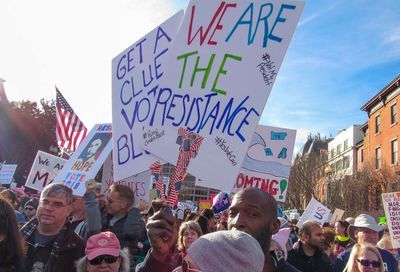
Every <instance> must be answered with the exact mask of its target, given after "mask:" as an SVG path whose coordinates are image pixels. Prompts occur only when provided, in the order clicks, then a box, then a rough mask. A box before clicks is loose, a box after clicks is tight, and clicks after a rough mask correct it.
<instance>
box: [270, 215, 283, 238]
mask: <svg viewBox="0 0 400 272" xmlns="http://www.w3.org/2000/svg"><path fill="white" fill-rule="evenodd" d="M280 226H281V222H280V221H279V220H278V219H272V220H271V234H272V235H274V234H276V233H278V231H279V228H280Z"/></svg>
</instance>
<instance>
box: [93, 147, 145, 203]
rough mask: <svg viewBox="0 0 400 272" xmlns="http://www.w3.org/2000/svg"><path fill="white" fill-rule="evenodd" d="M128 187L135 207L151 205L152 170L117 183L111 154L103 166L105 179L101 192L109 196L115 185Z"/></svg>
mask: <svg viewBox="0 0 400 272" xmlns="http://www.w3.org/2000/svg"><path fill="white" fill-rule="evenodd" d="M114 183H116V184H122V185H125V186H128V187H129V188H130V189H131V190H132V192H133V194H134V198H133V205H134V206H135V207H139V205H141V204H146V205H150V204H151V203H150V189H151V185H152V182H151V173H150V170H147V171H144V172H142V173H139V174H136V175H133V176H131V177H128V178H125V179H122V180H118V181H115V180H114V167H113V159H112V154H110V155H109V156H108V158H107V160H106V161H105V162H104V165H103V179H102V182H101V192H102V193H103V194H104V195H106V196H108V194H109V192H110V187H111V186H112V185H113V184H114Z"/></svg>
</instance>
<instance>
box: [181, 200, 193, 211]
mask: <svg viewBox="0 0 400 272" xmlns="http://www.w3.org/2000/svg"><path fill="white" fill-rule="evenodd" d="M178 209H180V210H182V211H185V210H186V209H189V210H190V212H192V213H196V212H197V206H196V203H194V202H193V201H190V200H185V201H179V202H178Z"/></svg>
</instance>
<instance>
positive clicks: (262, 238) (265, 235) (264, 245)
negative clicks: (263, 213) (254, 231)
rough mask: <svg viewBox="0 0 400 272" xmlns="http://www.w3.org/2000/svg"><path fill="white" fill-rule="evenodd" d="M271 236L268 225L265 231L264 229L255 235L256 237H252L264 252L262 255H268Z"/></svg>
mask: <svg viewBox="0 0 400 272" xmlns="http://www.w3.org/2000/svg"><path fill="white" fill-rule="evenodd" d="M271 236H272V235H271V231H270V227H269V225H268V226H267V228H266V229H264V230H263V231H261V232H260V233H259V234H258V235H257V237H254V238H255V239H256V240H257V241H258V243H259V244H260V246H261V249H262V250H263V252H264V255H267V254H269V248H270V245H271Z"/></svg>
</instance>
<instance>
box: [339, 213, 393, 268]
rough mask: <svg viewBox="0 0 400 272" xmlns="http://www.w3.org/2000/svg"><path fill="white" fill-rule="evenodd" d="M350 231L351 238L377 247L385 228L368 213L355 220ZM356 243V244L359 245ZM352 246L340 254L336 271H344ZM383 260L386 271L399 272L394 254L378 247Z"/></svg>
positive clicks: (359, 242) (360, 243)
mask: <svg viewBox="0 0 400 272" xmlns="http://www.w3.org/2000/svg"><path fill="white" fill-rule="evenodd" d="M348 233H349V236H350V238H351V239H353V240H355V241H357V244H358V245H364V244H367V243H368V244H371V245H374V246H375V247H376V245H377V243H378V241H379V239H380V238H382V235H383V228H382V227H381V226H379V225H378V223H376V221H375V219H374V218H373V217H372V216H370V215H368V214H360V215H359V216H357V218H356V219H355V221H354V224H353V225H350V226H349V228H348ZM357 244H356V245H357ZM351 250H352V248H347V249H346V250H345V251H343V252H342V253H340V254H339V256H337V258H336V260H335V264H334V267H333V271H334V272H342V271H343V269H344V268H345V266H346V264H347V262H348V260H349V256H350V253H351ZM377 250H378V251H379V253H380V255H381V257H382V260H383V266H384V268H385V270H384V271H385V272H397V271H398V268H397V260H396V259H395V258H394V257H393V255H392V254H391V253H390V252H389V251H387V250H384V249H380V248H377Z"/></svg>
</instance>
